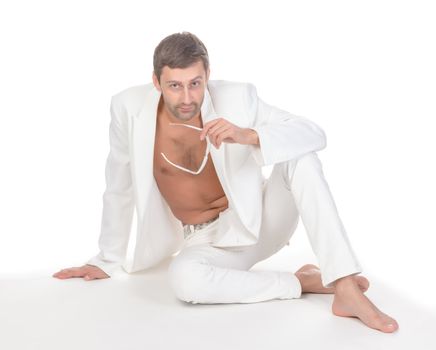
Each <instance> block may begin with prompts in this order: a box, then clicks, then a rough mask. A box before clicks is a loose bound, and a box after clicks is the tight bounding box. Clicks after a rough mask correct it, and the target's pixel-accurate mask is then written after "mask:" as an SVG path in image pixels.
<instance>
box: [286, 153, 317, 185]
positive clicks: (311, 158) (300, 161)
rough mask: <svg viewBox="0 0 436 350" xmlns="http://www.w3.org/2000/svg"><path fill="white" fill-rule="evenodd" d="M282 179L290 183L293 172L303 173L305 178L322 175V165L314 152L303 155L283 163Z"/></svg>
mask: <svg viewBox="0 0 436 350" xmlns="http://www.w3.org/2000/svg"><path fill="white" fill-rule="evenodd" d="M282 170H283V177H284V178H285V180H286V181H288V183H289V181H292V179H293V177H294V174H295V172H297V171H298V172H299V173H304V174H305V176H309V177H310V175H311V174H320V173H322V164H321V161H320V160H319V157H318V154H317V153H316V152H309V153H306V154H303V155H302V156H301V157H299V158H296V159H292V160H289V161H287V162H284V163H283V168H282Z"/></svg>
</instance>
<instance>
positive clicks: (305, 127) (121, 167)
mask: <svg viewBox="0 0 436 350" xmlns="http://www.w3.org/2000/svg"><path fill="white" fill-rule="evenodd" d="M160 95H161V93H160V92H159V91H158V90H157V89H156V88H155V87H154V85H153V84H152V83H150V84H146V85H139V86H133V87H130V88H128V89H125V90H123V91H121V92H119V93H117V94H115V95H114V96H112V98H111V107H110V111H111V121H110V127H109V140H110V151H109V155H108V157H107V160H106V167H105V178H106V189H105V192H104V194H103V214H102V221H101V232H100V237H99V241H98V245H99V249H100V251H99V253H98V254H97V255H96V256H94V257H93V258H91V259H90V260H88V261H87V262H86V264H90V265H95V266H98V267H100V268H101V269H102V270H103V271H105V272H106V273H107V274H108V275H112V274H113V272H114V271H115V270H116V269H117V268H119V267H122V268H123V269H124V270H125V271H127V272H128V273H130V272H135V271H138V270H141V269H145V268H148V267H151V266H153V265H155V264H156V263H158V262H160V261H161V260H163V259H164V258H166V257H168V256H170V255H172V254H174V253H176V252H177V251H178V250H179V249H180V247H181V244H182V243H183V237H184V236H183V226H182V223H181V222H180V221H179V220H178V219H177V218H176V217H175V216H174V215H173V214H172V212H171V210H170V208H169V207H168V205H167V203H166V201H165V200H164V198H163V197H162V196H161V194H160V192H159V190H158V187H157V185H156V181H155V179H154V176H153V149H154V138H155V127H156V111H157V106H158V102H159V99H160ZM201 117H202V120H203V123H206V122H208V121H210V120H212V119H215V118H217V117H222V118H225V119H227V120H229V121H230V122H232V123H233V124H235V125H237V126H239V127H244V128H251V129H254V130H255V131H256V132H257V134H258V136H259V141H260V147H259V146H255V145H240V144H237V143H225V142H223V143H222V144H221V147H220V148H219V149H216V148H215V147H214V146H212V147H211V151H210V155H209V156H210V157H212V160H213V163H214V166H215V169H216V172H217V176H218V178H219V180H220V182H221V185H222V187H223V190H224V192H225V194H226V196H227V199H228V202H229V209H228V210H226V211H224V212H222V214H223V215H221V213H220V220H219V225H218V231H217V235H216V238H215V241H214V242H213V245H214V246H217V247H226V246H233V247H234V246H245V245H252V244H255V243H256V241H257V239H258V237H259V230H260V224H261V218H262V187H263V183H264V180H265V179H264V177H263V174H262V166H265V165H272V164H276V163H279V162H284V161H288V160H292V159H296V158H298V157H300V156H302V155H304V154H306V153H308V152H314V151H319V150H321V149H323V148H325V147H326V135H325V133H324V131H323V130H322V129H321V128H320V127H319V126H318V125H316V124H315V123H314V122H312V121H310V120H308V119H307V118H305V117H301V116H296V115H292V114H290V113H288V112H286V111H283V110H281V109H278V108H276V107H273V106H271V105H268V104H266V103H265V102H263V101H262V100H261V99H259V98H258V96H257V92H256V88H255V87H254V86H253V85H252V84H249V83H237V82H229V81H222V80H215V81H214V80H210V81H209V83H208V87H207V89H206V91H205V96H204V100H203V104H202V106H201ZM135 208H136V214H137V230H136V244H135V246H134V254H133V259H130V261H128V260H129V259H126V253H127V247H128V243H129V236H130V231H131V224H132V221H133V212H134V209H135Z"/></svg>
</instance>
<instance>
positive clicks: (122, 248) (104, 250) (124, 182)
mask: <svg viewBox="0 0 436 350" xmlns="http://www.w3.org/2000/svg"><path fill="white" fill-rule="evenodd" d="M110 114H111V121H110V126H109V143H110V150H109V155H108V156H107V159H106V166H105V179H106V189H105V191H104V193H103V213H102V219H101V231H100V237H99V240H98V246H99V249H100V251H99V253H98V254H97V255H96V256H94V257H93V258H91V259H90V260H88V261H87V262H86V264H89V265H94V266H97V267H99V268H100V269H102V270H103V271H104V272H105V273H107V274H108V275H109V276H111V275H112V274H113V272H114V271H115V270H116V269H117V268H118V267H120V266H121V265H122V264H123V262H124V260H125V257H126V252H127V246H128V243H129V236H130V229H131V225H132V219H133V210H134V203H135V202H134V193H133V186H132V176H131V171H130V156H129V146H128V132H127V130H128V128H127V113H126V111H125V109H124V107H123V105H122V103H121V102H120V101H119V98H117V95H115V96H112V99H111V106H110Z"/></svg>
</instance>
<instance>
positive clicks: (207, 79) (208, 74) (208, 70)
mask: <svg viewBox="0 0 436 350" xmlns="http://www.w3.org/2000/svg"><path fill="white" fill-rule="evenodd" d="M209 76H210V68H208V69H207V72H206V83H207V82H208V81H209Z"/></svg>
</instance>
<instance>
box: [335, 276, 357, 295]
mask: <svg viewBox="0 0 436 350" xmlns="http://www.w3.org/2000/svg"><path fill="white" fill-rule="evenodd" d="M356 286H357V281H356V280H355V279H354V276H351V275H350V276H345V277H341V278H338V279H337V280H336V281H335V283H334V288H335V290H336V291H339V292H341V291H346V290H350V289H352V288H355V287H356Z"/></svg>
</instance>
